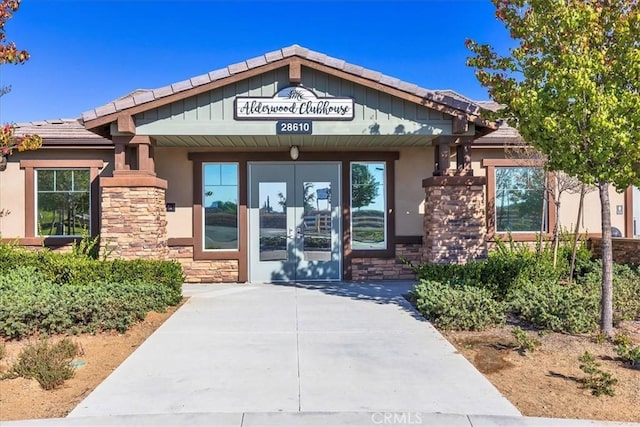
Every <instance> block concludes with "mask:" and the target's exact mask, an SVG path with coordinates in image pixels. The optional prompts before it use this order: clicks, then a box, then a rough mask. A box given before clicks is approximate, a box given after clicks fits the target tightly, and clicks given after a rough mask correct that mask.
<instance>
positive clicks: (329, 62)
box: [324, 56, 346, 70]
mask: <svg viewBox="0 0 640 427" xmlns="http://www.w3.org/2000/svg"><path fill="white" fill-rule="evenodd" d="M345 64H346V61H343V60H342V59H337V58H332V57H331V56H327V57H326V59H325V60H324V65H326V66H328V67H332V68H337V69H338V70H342V69H344V65H345Z"/></svg>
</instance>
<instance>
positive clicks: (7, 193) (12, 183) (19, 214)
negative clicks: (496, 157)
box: [0, 157, 25, 238]
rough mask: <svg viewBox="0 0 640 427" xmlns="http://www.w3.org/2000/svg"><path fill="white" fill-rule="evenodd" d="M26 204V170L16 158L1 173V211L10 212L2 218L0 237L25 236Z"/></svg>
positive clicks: (0, 219) (0, 220)
mask: <svg viewBox="0 0 640 427" xmlns="http://www.w3.org/2000/svg"><path fill="white" fill-rule="evenodd" d="M24 204H25V194H24V170H22V169H20V164H19V163H18V162H17V161H15V157H14V158H11V161H9V163H8V164H7V169H6V170H5V171H4V172H0V210H5V211H7V210H8V211H10V213H9V214H8V215H6V216H5V217H3V218H0V237H2V238H13V237H23V236H24Z"/></svg>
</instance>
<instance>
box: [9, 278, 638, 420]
mask: <svg viewBox="0 0 640 427" xmlns="http://www.w3.org/2000/svg"><path fill="white" fill-rule="evenodd" d="M410 287H411V284H410V283H395V284H391V283H384V284H381V283H371V284H344V283H341V284H323V285H297V286H285V285H211V286H208V285H198V286H186V287H185V294H187V295H190V296H191V299H190V300H189V301H188V302H187V303H186V304H185V305H184V306H183V307H182V308H180V310H178V311H177V312H176V313H175V314H174V315H173V316H172V317H171V318H170V319H169V320H167V321H166V322H165V323H164V324H163V325H162V326H161V327H160V328H159V329H158V330H157V331H156V332H155V333H154V334H153V335H152V336H151V337H149V338H148V339H147V341H145V343H144V344H143V345H142V346H140V347H139V348H138V349H137V350H136V351H135V352H134V353H133V354H132V355H131V356H130V357H129V358H128V359H127V360H126V361H125V362H124V363H123V364H122V365H121V366H120V367H119V368H118V369H117V370H116V371H114V372H113V373H112V374H111V375H110V376H109V377H108V378H107V379H106V380H105V381H104V382H103V383H102V384H101V385H100V386H98V387H97V388H96V389H95V390H94V392H93V393H91V394H90V395H89V396H88V397H87V398H86V399H85V400H84V401H82V402H81V403H80V404H79V405H78V407H76V409H74V410H73V412H71V413H70V414H69V416H68V418H66V419H59V420H33V421H19V422H7V423H6V426H18V425H25V426H39V425H68V426H79V425H87V424H91V425H229V426H257V425H274V426H282V425H291V426H297V425H300V426H315V425H318V426H320V425H323V426H324V425H363V426H364V425H367V426H373V425H407V424H409V425H451V426H473V427H477V426H503V425H522V426H538V425H540V426H542V425H545V426H546V425H567V426H569V425H591V424H589V423H587V422H585V421H575V420H573V421H572V420H551V419H541V418H527V417H522V416H520V413H519V412H518V410H517V409H516V408H515V407H514V406H513V405H512V404H511V403H509V402H508V401H507V400H506V399H505V398H504V397H503V396H502V395H500V393H499V392H498V391H497V390H496V389H495V388H494V387H493V385H492V384H491V383H490V382H489V381H488V380H486V379H485V378H484V377H483V376H482V375H481V374H480V373H479V372H478V371H476V370H475V369H474V367H473V366H472V365H471V364H470V363H469V362H467V361H466V359H465V358H464V357H463V356H461V355H460V354H457V353H456V351H455V349H454V347H452V346H451V345H450V344H449V343H448V342H447V341H446V340H445V339H444V338H443V337H442V336H441V335H440V334H439V333H438V332H437V331H436V330H435V329H434V328H433V327H432V326H431V324H429V323H428V322H426V321H424V320H423V319H422V318H421V317H420V316H419V315H417V314H416V312H415V311H414V310H413V308H412V307H411V306H410V305H409V304H408V303H407V302H406V301H405V300H404V298H403V297H402V294H403V293H406V292H407V291H408V289H410ZM4 424H5V423H3V425H4ZM597 424H603V425H604V424H607V423H597ZM617 425H631V424H628V423H627V424H624V423H618V424H617Z"/></svg>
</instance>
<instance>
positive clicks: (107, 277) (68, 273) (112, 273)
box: [0, 244, 184, 304]
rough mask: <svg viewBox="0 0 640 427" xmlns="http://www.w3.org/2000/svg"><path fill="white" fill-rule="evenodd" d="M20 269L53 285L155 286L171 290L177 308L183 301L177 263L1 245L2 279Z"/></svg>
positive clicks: (172, 300)
mask: <svg viewBox="0 0 640 427" xmlns="http://www.w3.org/2000/svg"><path fill="white" fill-rule="evenodd" d="M77 247H81V246H77ZM18 266H23V267H32V268H33V269H34V270H35V271H36V272H38V273H39V274H41V275H42V276H43V277H45V278H47V279H48V280H49V281H51V282H53V283H57V284H61V285H62V284H74V285H87V284H91V283H93V282H100V281H102V282H122V281H144V282H148V283H155V284H157V285H159V286H162V287H166V288H168V290H169V292H170V293H171V298H172V299H171V302H170V304H177V303H179V302H180V300H181V299H182V284H183V282H184V275H183V272H182V266H181V265H180V263H178V262H176V261H159V260H143V259H134V260H119V259H116V260H110V261H104V260H103V261H100V260H97V259H93V258H91V257H90V256H87V255H85V254H84V253H83V252H82V250H79V249H75V250H74V253H57V252H52V251H50V250H47V249H42V250H37V251H33V250H28V249H24V248H18V247H14V246H12V245H8V244H0V275H2V274H3V272H7V271H10V270H11V269H13V268H15V267H18Z"/></svg>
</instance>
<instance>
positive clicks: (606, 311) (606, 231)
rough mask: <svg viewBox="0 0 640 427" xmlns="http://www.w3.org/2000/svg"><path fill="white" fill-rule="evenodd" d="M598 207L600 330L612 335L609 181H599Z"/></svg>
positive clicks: (609, 335)
mask: <svg viewBox="0 0 640 427" xmlns="http://www.w3.org/2000/svg"><path fill="white" fill-rule="evenodd" d="M598 188H599V190H600V208H601V211H602V300H601V306H600V309H601V311H600V313H601V316H600V330H601V331H602V333H603V334H605V336H607V337H608V338H612V337H613V250H612V247H611V207H610V203H609V183H608V182H606V181H600V183H599V184H598Z"/></svg>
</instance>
